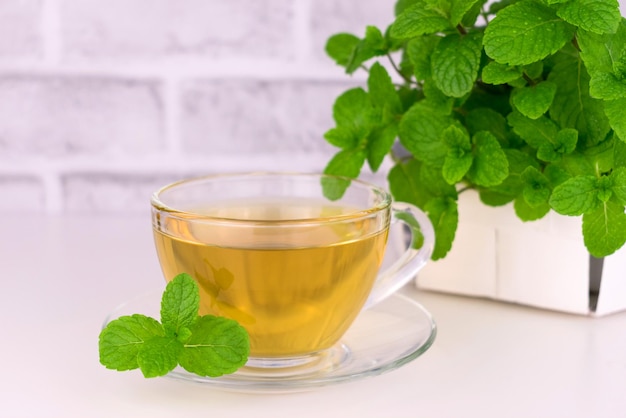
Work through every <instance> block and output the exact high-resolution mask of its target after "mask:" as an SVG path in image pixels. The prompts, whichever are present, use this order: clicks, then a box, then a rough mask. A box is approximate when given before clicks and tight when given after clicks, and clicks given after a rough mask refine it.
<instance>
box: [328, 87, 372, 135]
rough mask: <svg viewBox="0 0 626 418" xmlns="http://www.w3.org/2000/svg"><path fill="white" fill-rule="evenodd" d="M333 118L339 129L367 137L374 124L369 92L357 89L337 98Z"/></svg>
mask: <svg viewBox="0 0 626 418" xmlns="http://www.w3.org/2000/svg"><path fill="white" fill-rule="evenodd" d="M333 118H334V119H335V123H336V124H337V126H338V127H346V128H348V129H351V130H352V132H354V135H355V136H356V137H358V138H364V137H365V136H367V134H368V133H369V130H370V128H371V124H372V122H373V119H372V118H373V108H372V103H371V101H370V98H369V95H368V94H367V92H366V91H365V90H363V89H362V88H360V87H356V88H353V89H350V90H347V91H345V92H344V93H343V94H341V95H340V96H339V97H337V99H336V100H335V104H334V105H333Z"/></svg>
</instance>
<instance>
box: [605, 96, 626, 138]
mask: <svg viewBox="0 0 626 418" xmlns="http://www.w3.org/2000/svg"><path fill="white" fill-rule="evenodd" d="M625 109H626V99H618V100H607V101H604V112H605V114H606V116H607V118H608V119H609V124H610V125H611V128H613V130H614V131H615V134H616V135H617V136H618V137H619V138H620V139H621V140H622V141H624V142H626V111H624V110H625Z"/></svg>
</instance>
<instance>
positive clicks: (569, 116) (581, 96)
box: [548, 56, 611, 144]
mask: <svg viewBox="0 0 626 418" xmlns="http://www.w3.org/2000/svg"><path fill="white" fill-rule="evenodd" d="M548 80H550V81H552V82H553V83H554V84H556V86H557V91H558V94H557V95H556V96H555V97H554V100H553V102H552V106H551V107H550V116H551V118H552V119H553V120H554V121H555V122H557V123H558V124H559V125H560V126H561V127H562V128H573V129H576V130H577V131H578V132H579V134H580V138H579V140H580V141H582V142H583V143H585V142H588V143H590V144H595V143H598V142H600V141H602V140H603V139H604V138H605V137H606V135H607V133H608V132H609V130H610V129H611V127H610V126H609V121H608V119H607V117H606V115H605V114H604V107H603V105H602V101H600V100H596V99H593V98H591V97H590V96H589V75H588V74H587V72H586V71H585V68H584V65H581V62H580V60H579V59H577V58H571V57H569V56H563V57H561V60H560V61H559V62H558V63H557V64H556V65H555V66H554V68H553V69H552V72H551V73H550V75H549V76H548Z"/></svg>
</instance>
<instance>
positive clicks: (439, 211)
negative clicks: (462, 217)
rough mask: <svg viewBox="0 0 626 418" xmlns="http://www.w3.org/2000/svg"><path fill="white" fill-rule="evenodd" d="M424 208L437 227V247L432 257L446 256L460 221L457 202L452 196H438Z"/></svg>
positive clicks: (434, 226) (434, 258) (436, 258)
mask: <svg viewBox="0 0 626 418" xmlns="http://www.w3.org/2000/svg"><path fill="white" fill-rule="evenodd" d="M424 209H425V211H426V213H427V214H428V218H429V219H430V222H431V223H432V224H433V228H434V229H435V248H434V249H433V254H432V256H431V258H432V259H433V260H438V259H441V258H444V257H445V256H446V254H448V252H449V251H450V249H451V248H452V242H453V241H454V237H455V235H456V229H457V226H458V223H459V212H458V207H457V202H456V200H454V199H452V198H450V197H438V198H434V199H431V200H429V201H428V202H427V203H426V205H425V208H424Z"/></svg>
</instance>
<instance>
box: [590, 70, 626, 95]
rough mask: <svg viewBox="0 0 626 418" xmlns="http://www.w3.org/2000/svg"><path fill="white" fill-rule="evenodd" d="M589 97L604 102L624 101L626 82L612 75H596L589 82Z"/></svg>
mask: <svg viewBox="0 0 626 418" xmlns="http://www.w3.org/2000/svg"><path fill="white" fill-rule="evenodd" d="M589 95H590V96H591V97H593V98H596V99H604V100H618V99H624V98H626V82H625V81H624V80H620V79H618V78H617V77H616V76H615V75H614V74H611V73H595V74H593V75H592V77H591V81H590V82H589Z"/></svg>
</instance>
